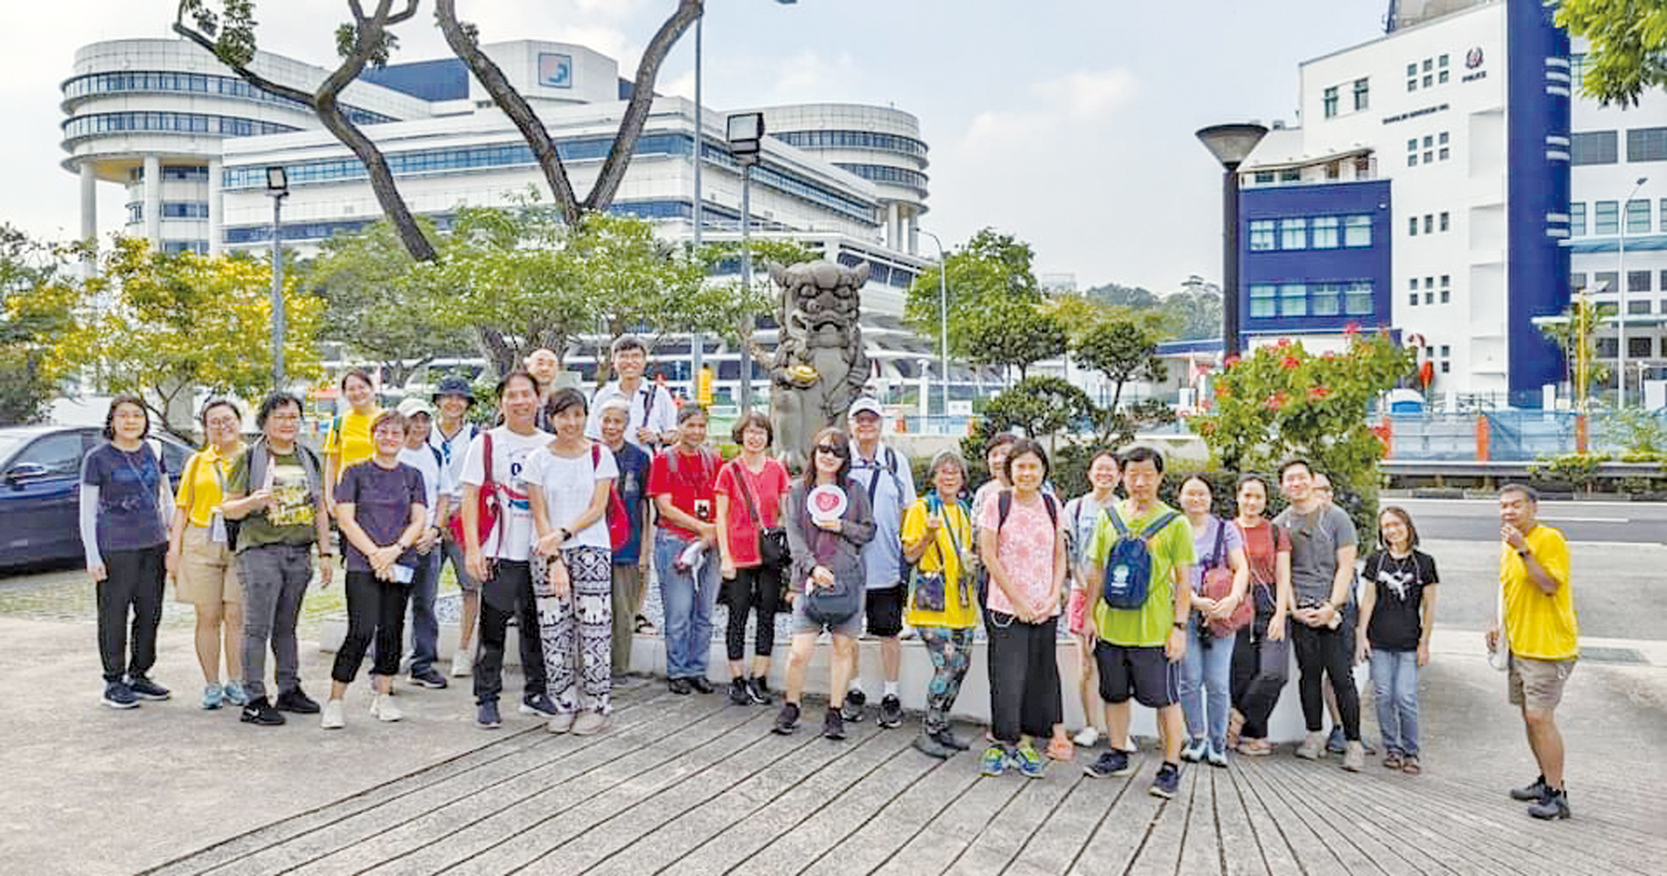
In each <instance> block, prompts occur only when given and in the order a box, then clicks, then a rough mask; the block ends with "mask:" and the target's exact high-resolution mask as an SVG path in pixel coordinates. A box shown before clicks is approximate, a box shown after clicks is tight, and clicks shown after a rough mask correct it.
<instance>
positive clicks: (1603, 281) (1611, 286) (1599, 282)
mask: <svg viewBox="0 0 1667 876" xmlns="http://www.w3.org/2000/svg"><path fill="white" fill-rule="evenodd" d="M1620 278H1621V275H1620V274H1618V273H1616V272H1614V271H1598V272H1597V273H1595V274H1593V275H1592V291H1593V292H1596V293H1599V294H1604V293H1607V294H1610V295H1614V294H1615V293H1616V292H1617V291H1619V290H1620V288H1621V279H1620Z"/></svg>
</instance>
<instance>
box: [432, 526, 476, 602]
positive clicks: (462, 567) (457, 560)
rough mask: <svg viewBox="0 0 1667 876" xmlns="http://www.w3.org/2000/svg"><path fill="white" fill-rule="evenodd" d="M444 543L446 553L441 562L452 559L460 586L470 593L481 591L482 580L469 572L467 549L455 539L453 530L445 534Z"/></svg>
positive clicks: (452, 565)
mask: <svg viewBox="0 0 1667 876" xmlns="http://www.w3.org/2000/svg"><path fill="white" fill-rule="evenodd" d="M443 544H444V548H445V551H446V554H445V556H444V557H443V558H442V559H441V560H440V562H441V563H442V564H444V563H445V562H446V561H447V560H450V561H451V570H452V573H453V574H454V575H456V576H457V586H458V588H459V589H461V590H463V591H465V592H468V593H479V592H480V582H479V581H476V580H475V576H473V575H471V574H469V564H468V562H467V561H466V559H465V555H466V553H467V551H466V550H465V549H464V547H463V545H462V543H460V542H457V541H453V540H452V537H451V532H449V531H448V532H447V533H446V534H445V540H444V542H443Z"/></svg>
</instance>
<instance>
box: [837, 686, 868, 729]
mask: <svg viewBox="0 0 1667 876" xmlns="http://www.w3.org/2000/svg"><path fill="white" fill-rule="evenodd" d="M866 705H868V696H867V695H866V694H864V693H863V692H862V691H860V690H858V689H856V688H851V689H850V690H848V691H846V692H845V705H844V706H841V707H840V709H839V716H840V717H842V718H844V719H845V720H846V722H847V723H851V724H860V723H862V707H863V706H866Z"/></svg>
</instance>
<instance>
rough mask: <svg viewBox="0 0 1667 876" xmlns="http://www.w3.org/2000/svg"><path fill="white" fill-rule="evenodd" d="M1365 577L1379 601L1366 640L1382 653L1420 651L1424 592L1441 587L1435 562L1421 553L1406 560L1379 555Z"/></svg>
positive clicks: (1370, 561) (1369, 560)
mask: <svg viewBox="0 0 1667 876" xmlns="http://www.w3.org/2000/svg"><path fill="white" fill-rule="evenodd" d="M1362 576H1363V577H1364V578H1365V580H1366V583H1368V584H1370V585H1371V586H1372V587H1373V588H1374V589H1375V592H1376V597H1377V598H1376V601H1375V603H1374V606H1373V608H1372V620H1371V622H1370V623H1368V624H1367V625H1366V640H1367V641H1368V642H1370V643H1371V644H1372V647H1373V648H1374V649H1377V650H1381V651H1412V650H1415V649H1417V647H1418V639H1419V636H1420V635H1421V634H1422V633H1423V630H1424V622H1423V617H1422V615H1420V614H1419V612H1421V611H1422V610H1423V606H1424V588H1425V587H1434V586H1435V585H1436V584H1439V583H1441V582H1440V579H1439V578H1438V577H1437V576H1436V571H1435V558H1434V557H1432V556H1430V555H1429V554H1426V553H1424V552H1423V551H1419V550H1414V551H1413V552H1412V554H1411V555H1410V556H1405V557H1393V556H1390V555H1389V552H1388V551H1378V552H1377V553H1374V554H1372V555H1371V556H1369V557H1367V558H1366V567H1365V569H1364V570H1363V572H1362Z"/></svg>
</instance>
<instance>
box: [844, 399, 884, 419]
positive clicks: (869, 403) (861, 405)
mask: <svg viewBox="0 0 1667 876" xmlns="http://www.w3.org/2000/svg"><path fill="white" fill-rule="evenodd" d="M864 411H867V412H869V413H872V414H873V415H874V416H876V417H884V416H885V415H886V412H885V411H882V410H880V401H879V399H876V398H874V397H872V396H866V395H865V396H860V397H858V398H857V400H856V401H854V402H851V410H850V412H849V413H848V414H846V416H850V417H855V416H856V415H857V414H860V413H862V412H864Z"/></svg>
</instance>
